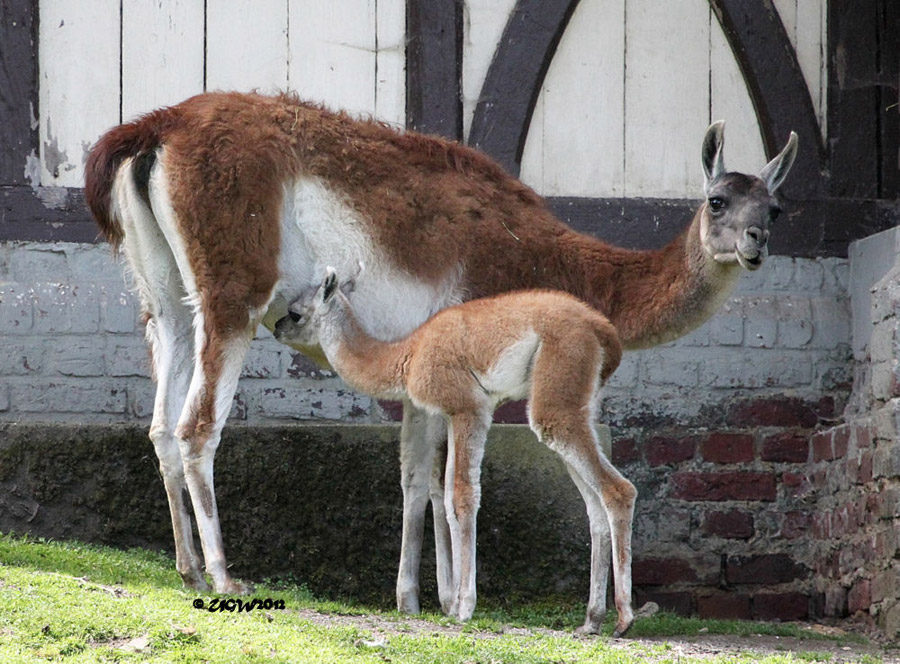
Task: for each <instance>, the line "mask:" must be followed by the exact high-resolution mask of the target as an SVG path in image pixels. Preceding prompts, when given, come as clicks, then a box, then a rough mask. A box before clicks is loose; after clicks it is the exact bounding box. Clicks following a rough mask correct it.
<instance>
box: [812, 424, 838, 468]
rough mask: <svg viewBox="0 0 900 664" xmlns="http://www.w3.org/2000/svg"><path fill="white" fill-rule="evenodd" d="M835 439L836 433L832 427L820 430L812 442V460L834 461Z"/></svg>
mask: <svg viewBox="0 0 900 664" xmlns="http://www.w3.org/2000/svg"><path fill="white" fill-rule="evenodd" d="M833 439H834V434H833V431H832V430H831V429H828V430H826V431H820V432H818V433H817V434H815V435H814V436H813V437H812V439H811V440H810V444H811V445H812V460H813V461H814V462H819V461H832V460H833V459H834V446H833V445H832V441H833Z"/></svg>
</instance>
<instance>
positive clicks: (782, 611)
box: [752, 592, 810, 621]
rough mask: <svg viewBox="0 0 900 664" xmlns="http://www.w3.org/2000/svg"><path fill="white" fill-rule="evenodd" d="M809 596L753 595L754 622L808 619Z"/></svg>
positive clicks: (792, 593)
mask: <svg viewBox="0 0 900 664" xmlns="http://www.w3.org/2000/svg"><path fill="white" fill-rule="evenodd" d="M809 604H810V600H809V596H808V595H806V594H804V593H798V592H788V593H757V594H755V595H753V612H752V615H753V618H754V619H755V620H781V621H794V620H805V619H806V618H808V617H809Z"/></svg>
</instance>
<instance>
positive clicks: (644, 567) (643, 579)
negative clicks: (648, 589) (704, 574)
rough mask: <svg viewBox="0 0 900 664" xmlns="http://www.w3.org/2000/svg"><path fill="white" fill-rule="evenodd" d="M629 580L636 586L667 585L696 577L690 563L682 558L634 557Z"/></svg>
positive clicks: (689, 580)
mask: <svg viewBox="0 0 900 664" xmlns="http://www.w3.org/2000/svg"><path fill="white" fill-rule="evenodd" d="M631 580H632V583H633V584H634V585H636V586H668V585H671V584H673V583H695V582H696V581H697V580H698V579H697V571H696V570H695V569H694V567H693V566H692V565H691V563H690V562H688V561H687V560H684V559H682V558H636V559H634V560H633V561H632V564H631Z"/></svg>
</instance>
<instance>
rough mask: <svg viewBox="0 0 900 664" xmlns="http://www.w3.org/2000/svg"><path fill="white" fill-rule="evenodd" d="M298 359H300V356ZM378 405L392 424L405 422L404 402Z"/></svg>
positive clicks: (384, 401)
mask: <svg viewBox="0 0 900 664" xmlns="http://www.w3.org/2000/svg"><path fill="white" fill-rule="evenodd" d="M297 357H300V356H299V355H298V356H297ZM378 405H379V406H381V410H383V411H384V414H385V415H387V417H388V419H389V420H390V421H391V422H401V421H402V420H403V402H402V401H390V400H388V399H379V400H378Z"/></svg>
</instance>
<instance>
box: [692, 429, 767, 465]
mask: <svg viewBox="0 0 900 664" xmlns="http://www.w3.org/2000/svg"><path fill="white" fill-rule="evenodd" d="M753 443H754V438H753V434H748V433H712V434H710V435H709V436H707V437H706V438H705V439H704V440H703V442H702V443H701V444H700V451H701V454H702V455H703V459H704V460H705V461H711V462H713V463H747V462H750V461H753V458H754V451H753Z"/></svg>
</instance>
